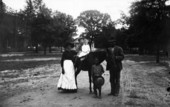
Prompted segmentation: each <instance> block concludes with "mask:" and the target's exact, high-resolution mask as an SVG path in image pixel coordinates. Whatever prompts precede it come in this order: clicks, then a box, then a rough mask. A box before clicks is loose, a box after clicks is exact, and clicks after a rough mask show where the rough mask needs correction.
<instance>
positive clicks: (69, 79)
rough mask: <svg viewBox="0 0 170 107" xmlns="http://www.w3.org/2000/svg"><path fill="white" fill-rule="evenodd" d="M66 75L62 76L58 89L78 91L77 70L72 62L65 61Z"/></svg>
mask: <svg viewBox="0 0 170 107" xmlns="http://www.w3.org/2000/svg"><path fill="white" fill-rule="evenodd" d="M63 67H64V71H65V73H64V74H62V73H61V75H60V78H59V80H58V86H57V87H58V89H62V90H77V86H76V82H75V69H74V65H73V62H72V61H71V60H64V63H63Z"/></svg>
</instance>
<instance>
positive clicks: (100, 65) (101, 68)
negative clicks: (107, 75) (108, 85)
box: [100, 65, 104, 74]
mask: <svg viewBox="0 0 170 107" xmlns="http://www.w3.org/2000/svg"><path fill="white" fill-rule="evenodd" d="M100 66H101V70H102V74H103V73H104V68H103V66H102V65H100Z"/></svg>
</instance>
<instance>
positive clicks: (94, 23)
mask: <svg viewBox="0 0 170 107" xmlns="http://www.w3.org/2000/svg"><path fill="white" fill-rule="evenodd" d="M77 22H78V24H79V26H82V27H84V28H85V31H86V34H87V35H86V37H87V38H88V39H90V40H91V42H92V41H93V39H94V37H95V35H98V34H99V33H101V32H102V29H103V27H104V26H107V25H108V24H109V23H110V22H111V18H110V15H108V14H106V13H100V12H99V11H97V10H88V11H84V12H82V13H81V14H80V16H78V18H77Z"/></svg>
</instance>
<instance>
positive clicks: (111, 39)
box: [108, 37, 116, 43]
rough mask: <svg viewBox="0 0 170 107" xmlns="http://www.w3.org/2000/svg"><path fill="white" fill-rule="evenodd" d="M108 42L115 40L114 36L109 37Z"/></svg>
mask: <svg viewBox="0 0 170 107" xmlns="http://www.w3.org/2000/svg"><path fill="white" fill-rule="evenodd" d="M108 42H109V43H113V42H116V39H115V38H114V37H111V38H110V39H109V40H108Z"/></svg>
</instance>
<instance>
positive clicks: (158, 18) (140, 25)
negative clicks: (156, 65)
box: [127, 0, 170, 62]
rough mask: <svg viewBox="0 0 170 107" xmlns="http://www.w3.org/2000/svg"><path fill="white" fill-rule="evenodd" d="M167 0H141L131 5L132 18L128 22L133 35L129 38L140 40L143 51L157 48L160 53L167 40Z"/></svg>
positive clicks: (139, 44)
mask: <svg viewBox="0 0 170 107" xmlns="http://www.w3.org/2000/svg"><path fill="white" fill-rule="evenodd" d="M166 1H167V0H141V1H136V2H134V3H133V4H132V6H131V10H130V18H129V19H128V21H127V23H128V24H129V25H130V26H129V31H131V35H133V36H131V37H130V38H129V39H130V40H135V41H134V42H138V46H139V48H140V49H141V50H142V51H143V50H148V51H152V50H149V49H155V50H156V51H157V53H158V52H159V48H160V47H161V44H163V43H165V42H166V40H167V38H166V36H165V35H162V33H163V29H164V24H165V20H166V19H167V18H168V17H169V13H170V11H169V10H167V9H166V5H165V3H166ZM133 38H136V39H133ZM156 48H157V49H156ZM158 62H159V61H158Z"/></svg>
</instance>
